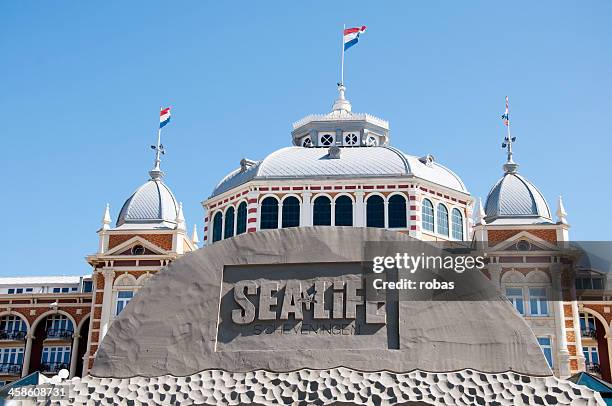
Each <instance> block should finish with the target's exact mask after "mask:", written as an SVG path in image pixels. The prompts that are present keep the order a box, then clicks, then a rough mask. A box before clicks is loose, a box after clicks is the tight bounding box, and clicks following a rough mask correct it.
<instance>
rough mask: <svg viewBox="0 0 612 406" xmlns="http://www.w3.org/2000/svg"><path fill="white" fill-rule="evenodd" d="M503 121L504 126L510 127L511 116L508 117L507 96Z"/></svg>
mask: <svg viewBox="0 0 612 406" xmlns="http://www.w3.org/2000/svg"><path fill="white" fill-rule="evenodd" d="M501 118H502V120H504V124H505V125H506V127H508V126H509V125H510V116H509V115H508V96H506V112H505V113H504V114H502V116H501Z"/></svg>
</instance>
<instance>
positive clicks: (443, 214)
mask: <svg viewBox="0 0 612 406" xmlns="http://www.w3.org/2000/svg"><path fill="white" fill-rule="evenodd" d="M438 234H442V235H448V209H447V208H446V206H445V205H443V204H442V203H438Z"/></svg>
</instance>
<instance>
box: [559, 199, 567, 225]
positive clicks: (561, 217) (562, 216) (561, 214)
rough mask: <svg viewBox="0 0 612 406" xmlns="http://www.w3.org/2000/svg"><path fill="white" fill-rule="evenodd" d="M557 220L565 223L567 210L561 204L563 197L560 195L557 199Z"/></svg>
mask: <svg viewBox="0 0 612 406" xmlns="http://www.w3.org/2000/svg"><path fill="white" fill-rule="evenodd" d="M557 222H558V223H561V224H567V212H566V211H565V207H564V206H563V198H562V197H561V196H559V200H557Z"/></svg>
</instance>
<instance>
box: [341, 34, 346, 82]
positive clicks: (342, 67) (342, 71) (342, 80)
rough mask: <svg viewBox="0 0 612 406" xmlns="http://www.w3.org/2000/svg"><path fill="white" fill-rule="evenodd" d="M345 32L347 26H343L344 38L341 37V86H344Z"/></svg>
mask: <svg viewBox="0 0 612 406" xmlns="http://www.w3.org/2000/svg"><path fill="white" fill-rule="evenodd" d="M344 30H346V24H343V25H342V37H341V40H342V41H341V43H342V64H341V68H340V84H341V85H344Z"/></svg>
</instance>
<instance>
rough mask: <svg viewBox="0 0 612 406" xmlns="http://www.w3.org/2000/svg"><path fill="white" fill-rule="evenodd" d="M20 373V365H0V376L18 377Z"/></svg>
mask: <svg viewBox="0 0 612 406" xmlns="http://www.w3.org/2000/svg"><path fill="white" fill-rule="evenodd" d="M20 373H21V365H20V364H9V363H2V364H0V374H3V375H19V374H20Z"/></svg>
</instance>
